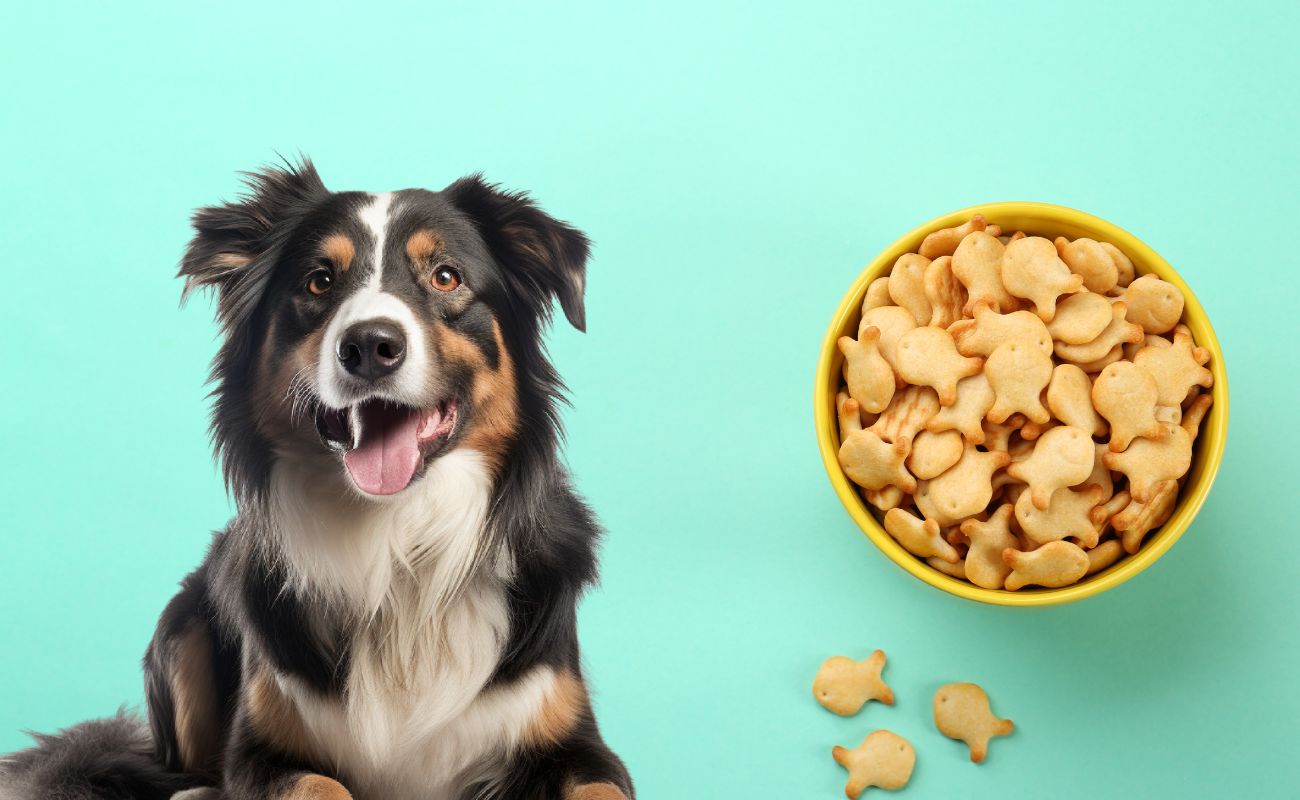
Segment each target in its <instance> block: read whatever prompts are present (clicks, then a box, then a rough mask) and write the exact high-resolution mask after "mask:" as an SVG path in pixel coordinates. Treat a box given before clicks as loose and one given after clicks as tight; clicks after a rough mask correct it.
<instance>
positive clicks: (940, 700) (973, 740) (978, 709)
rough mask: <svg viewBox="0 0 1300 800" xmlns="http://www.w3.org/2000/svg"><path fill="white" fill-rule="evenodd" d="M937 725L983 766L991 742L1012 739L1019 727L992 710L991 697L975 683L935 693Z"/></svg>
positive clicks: (945, 686)
mask: <svg viewBox="0 0 1300 800" xmlns="http://www.w3.org/2000/svg"><path fill="white" fill-rule="evenodd" d="M934 725H935V727H936V728H938V729H939V733H942V734H943V735H944V736H947V737H948V738H949V739H958V740H960V741H963V742H965V743H966V746H967V747H969V748H970V760H971V761H974V762H975V763H976V764H979V763H981V762H982V761H984V759H985V758H986V757H987V756H988V752H989V740H990V739H992V738H993V737H994V736H1009V735H1010V734H1011V732H1012V731H1013V730H1015V727H1016V726H1015V724H1014V723H1012V721H1011V720H1009V719H1001V718H999V717H997V716H995V715H994V714H993V710H992V709H991V708H990V707H989V696H988V695H987V694H986V693H985V692H984V690H983V689H981V688H980V687H979V686H978V685H976V684H974V683H949V684H947V685H944V686H940V687H939V691H937V692H935V693H934Z"/></svg>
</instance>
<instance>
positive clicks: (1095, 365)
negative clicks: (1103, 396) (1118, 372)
mask: <svg viewBox="0 0 1300 800" xmlns="http://www.w3.org/2000/svg"><path fill="white" fill-rule="evenodd" d="M1123 357H1124V346H1123V345H1118V344H1117V345H1115V346H1114V347H1112V348H1111V349H1110V352H1108V353H1106V355H1104V356H1102V357H1101V358H1099V359H1097V360H1096V361H1081V362H1079V363H1078V364H1076V366H1077V367H1078V368H1079V369H1081V370H1083V371H1084V372H1086V373H1087V374H1089V375H1096V374H1097V373H1099V372H1101V371H1102V370H1103V369H1105V368H1106V367H1109V366H1110V365H1111V364H1114V363H1115V362H1116V361H1119V360H1120V359H1122V358H1123Z"/></svg>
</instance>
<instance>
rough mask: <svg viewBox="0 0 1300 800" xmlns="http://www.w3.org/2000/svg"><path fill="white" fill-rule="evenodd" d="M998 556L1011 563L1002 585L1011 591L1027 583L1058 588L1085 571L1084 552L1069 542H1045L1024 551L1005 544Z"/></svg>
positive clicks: (1078, 577)
mask: <svg viewBox="0 0 1300 800" xmlns="http://www.w3.org/2000/svg"><path fill="white" fill-rule="evenodd" d="M1002 558H1003V560H1004V561H1006V562H1007V566H1008V567H1011V574H1010V575H1008V576H1007V582H1006V584H1005V586H1006V588H1007V590H1008V591H1012V592H1015V591H1018V590H1020V589H1023V588H1024V587H1026V586H1031V585H1037V586H1044V587H1046V588H1048V589H1059V588H1061V587H1062V586H1069V585H1070V584H1072V583H1077V582H1078V580H1079V579H1080V578H1082V577H1083V576H1084V575H1086V574H1087V573H1088V554H1087V553H1085V552H1083V548H1082V547H1079V546H1078V545H1077V544H1074V543H1073V542H1066V541H1060V542H1048V543H1047V544H1045V545H1043V546H1042V547H1039V548H1037V549H1035V550H1031V551H1029V552H1027V553H1026V552H1021V551H1019V550H1013V549H1010V548H1008V549H1006V550H1003V551H1002Z"/></svg>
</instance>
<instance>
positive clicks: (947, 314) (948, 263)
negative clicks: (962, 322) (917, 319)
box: [925, 256, 966, 328]
mask: <svg viewBox="0 0 1300 800" xmlns="http://www.w3.org/2000/svg"><path fill="white" fill-rule="evenodd" d="M925 296H926V299H928V300H929V301H930V321H929V324H931V325H934V326H936V327H939V328H947V327H948V326H949V325H951V324H953V323H954V322H956V321H957V320H959V319H961V318H962V309H963V308H965V307H966V287H965V286H963V285H962V283H961V281H959V280H957V277H956V276H955V275H953V274H952V256H940V257H938V258H936V259H935V260H934V261H931V262H930V266H928V267H926V268H925Z"/></svg>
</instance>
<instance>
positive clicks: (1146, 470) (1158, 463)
mask: <svg viewBox="0 0 1300 800" xmlns="http://www.w3.org/2000/svg"><path fill="white" fill-rule="evenodd" d="M1161 428H1162V429H1163V430H1164V431H1165V435H1164V436H1162V437H1161V438H1159V439H1134V440H1133V442H1132V443H1131V444H1130V445H1129V446H1128V448H1127V449H1125V450H1124V452H1122V453H1114V452H1111V453H1107V454H1106V455H1105V456H1103V457H1102V458H1103V460H1104V461H1105V462H1106V466H1107V467H1109V468H1110V469H1112V470H1114V471H1116V472H1122V473H1124V475H1125V476H1126V477H1127V478H1128V484H1129V493H1130V494H1132V495H1133V499H1134V500H1137V501H1138V502H1139V503H1149V502H1151V500H1152V499H1153V498H1154V497H1155V493H1156V490H1157V489H1158V488H1159V486H1160V484H1162V483H1164V482H1165V481H1170V480H1177V479H1179V478H1181V477H1183V476H1184V475H1186V474H1187V470H1188V469H1190V468H1191V466H1192V437H1191V435H1190V434H1188V432H1187V430H1186V429H1184V428H1183V427H1182V426H1180V425H1161Z"/></svg>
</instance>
